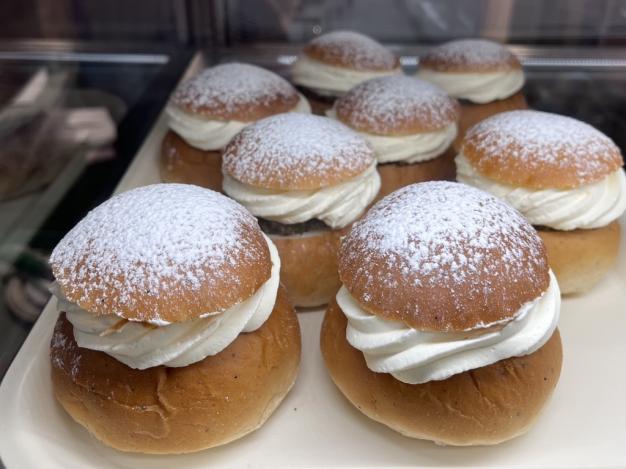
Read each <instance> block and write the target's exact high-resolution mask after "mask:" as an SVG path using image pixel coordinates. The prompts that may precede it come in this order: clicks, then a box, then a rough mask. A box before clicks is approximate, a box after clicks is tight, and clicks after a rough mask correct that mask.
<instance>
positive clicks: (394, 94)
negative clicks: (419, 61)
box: [335, 75, 460, 135]
mask: <svg viewBox="0 0 626 469" xmlns="http://www.w3.org/2000/svg"><path fill="white" fill-rule="evenodd" d="M335 112H336V114H337V118H338V119H339V120H340V121H341V122H343V123H345V124H347V125H348V126H350V127H352V128H353V129H357V130H359V131H361V132H366V133H369V134H378V135H411V134H416V133H422V132H433V131H437V130H441V129H444V128H445V127H448V126H449V125H450V124H453V123H455V122H456V121H457V120H458V118H459V115H460V109H459V104H458V102H457V101H456V99H454V98H451V97H449V96H448V95H447V94H446V92H445V91H443V90H442V89H441V88H439V87H437V86H435V85H432V84H430V83H428V82H426V81H423V80H420V79H418V78H412V77H407V76H404V75H392V76H387V77H381V78H374V79H372V80H368V81H365V82H363V83H361V84H359V85H357V86H355V87H354V88H352V89H351V90H350V91H349V92H348V93H347V94H345V95H344V96H342V97H341V98H339V99H338V100H337V101H336V102H335Z"/></svg>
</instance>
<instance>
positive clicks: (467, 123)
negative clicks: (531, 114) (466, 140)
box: [453, 90, 528, 152]
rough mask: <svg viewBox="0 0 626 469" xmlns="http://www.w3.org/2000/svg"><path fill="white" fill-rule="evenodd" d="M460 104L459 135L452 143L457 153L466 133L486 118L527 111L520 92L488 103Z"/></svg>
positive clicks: (526, 104) (466, 102)
mask: <svg viewBox="0 0 626 469" xmlns="http://www.w3.org/2000/svg"><path fill="white" fill-rule="evenodd" d="M460 103H461V119H460V120H459V133H458V135H457V137H456V140H455V141H454V144H453V146H454V148H455V150H456V151H457V152H458V151H459V150H460V149H461V143H462V141H463V137H464V136H465V134H466V132H467V131H468V130H469V129H470V127H472V126H473V125H474V124H478V123H479V122H480V121H482V120H484V119H486V118H487V117H490V116H493V115H494V114H499V113H501V112H506V111H515V110H517V109H528V103H527V102H526V98H525V97H524V93H523V91H522V90H520V91H518V92H517V93H515V94H514V95H512V96H509V97H508V98H505V99H499V100H498V101H492V102H490V103H484V104H477V103H472V102H471V101H466V100H460Z"/></svg>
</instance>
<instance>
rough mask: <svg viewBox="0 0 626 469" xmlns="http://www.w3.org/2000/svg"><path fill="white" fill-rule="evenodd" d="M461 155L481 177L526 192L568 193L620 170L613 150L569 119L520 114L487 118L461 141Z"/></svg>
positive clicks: (607, 142) (591, 130)
mask: <svg viewBox="0 0 626 469" xmlns="http://www.w3.org/2000/svg"><path fill="white" fill-rule="evenodd" d="M461 152H462V153H463V155H464V156H465V157H466V158H467V159H468V160H469V162H470V163H471V165H472V166H473V167H474V168H476V170H477V171H478V172H479V173H481V174H483V175H484V176H486V177H488V178H491V179H493V180H495V181H498V182H502V183H505V184H510V185H513V186H520V187H527V188H531V189H549V188H555V189H571V188H575V187H579V186H581V185H584V184H590V183H593V182H597V181H600V180H602V179H604V178H605V177H606V176H608V175H609V174H610V173H612V172H614V171H616V170H617V169H618V168H620V167H621V166H622V164H623V160H622V155H621V153H620V150H619V148H618V147H617V145H615V143H613V141H612V140H611V139H610V138H609V137H607V136H606V135H604V134H603V133H602V132H600V131H599V130H597V129H595V128H594V127H592V126H590V125H589V124H585V123H584V122H581V121H579V120H576V119H572V118H571V117H566V116H560V115H558V114H551V113H547V112H539V111H531V110H523V111H510V112H503V113H501V114H496V115H494V116H491V117H489V118H487V119H485V120H483V121H481V122H479V123H478V124H476V125H475V126H474V127H472V128H470V130H469V131H468V132H467V134H466V135H465V138H464V140H463V143H462V146H461Z"/></svg>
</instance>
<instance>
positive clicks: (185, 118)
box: [165, 95, 311, 151]
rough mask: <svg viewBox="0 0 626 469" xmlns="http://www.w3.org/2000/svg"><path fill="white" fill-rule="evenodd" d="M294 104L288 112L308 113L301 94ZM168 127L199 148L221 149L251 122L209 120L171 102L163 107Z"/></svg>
mask: <svg viewBox="0 0 626 469" xmlns="http://www.w3.org/2000/svg"><path fill="white" fill-rule="evenodd" d="M299 96H300V100H299V101H298V103H297V104H296V106H295V107H294V108H293V109H292V110H291V111H290V112H301V113H305V114H309V113H310V112H311V106H310V105H309V102H308V101H307V100H306V98H305V97H304V96H302V95H299ZM165 113H166V114H167V117H168V121H169V122H168V123H169V127H170V128H171V129H172V130H173V131H174V132H176V133H177V134H178V135H180V136H181V137H182V138H183V139H184V140H185V141H186V142H187V143H188V144H189V145H191V146H192V147H195V148H199V149H200V150H205V151H206V150H221V149H222V148H224V147H225V146H226V145H228V142H230V140H231V139H232V138H233V137H234V136H235V135H236V134H238V133H239V131H240V130H241V129H243V128H244V127H246V126H248V125H250V124H252V122H242V121H237V120H228V121H221V120H210V119H203V118H201V117H199V116H195V115H193V114H190V113H188V112H185V111H184V110H182V109H181V108H180V107H178V106H176V105H175V104H173V103H171V102H170V103H168V105H167V107H166V108H165Z"/></svg>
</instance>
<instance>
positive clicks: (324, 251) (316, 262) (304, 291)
mask: <svg viewBox="0 0 626 469" xmlns="http://www.w3.org/2000/svg"><path fill="white" fill-rule="evenodd" d="M345 230H346V229H343V230H325V231H318V232H315V233H307V234H303V235H293V236H277V235H271V234H270V235H268V236H269V237H270V238H271V240H272V241H273V242H274V244H275V245H276V248H277V249H278V254H279V255H280V260H281V267H280V280H281V282H282V283H283V285H284V286H285V288H286V290H287V295H288V296H289V299H290V300H291V301H292V303H293V304H294V305H295V306H298V307H304V308H309V307H314V306H321V305H325V304H327V303H328V302H329V301H330V300H331V299H332V298H333V297H334V296H335V295H336V294H337V291H338V290H339V287H340V286H341V282H340V281H339V274H338V265H337V262H338V261H337V251H338V250H339V240H340V238H341V236H343V235H344V234H345Z"/></svg>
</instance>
